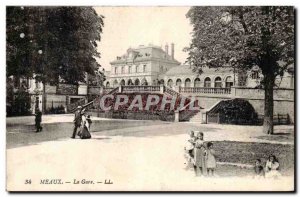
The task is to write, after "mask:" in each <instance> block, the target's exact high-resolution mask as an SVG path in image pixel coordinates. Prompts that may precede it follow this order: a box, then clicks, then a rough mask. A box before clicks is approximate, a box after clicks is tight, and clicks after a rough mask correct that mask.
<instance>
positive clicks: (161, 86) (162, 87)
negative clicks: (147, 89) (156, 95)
mask: <svg viewBox="0 0 300 197" xmlns="http://www.w3.org/2000/svg"><path fill="white" fill-rule="evenodd" d="M159 92H160V93H161V94H163V93H164V85H162V84H161V85H160V86H159Z"/></svg>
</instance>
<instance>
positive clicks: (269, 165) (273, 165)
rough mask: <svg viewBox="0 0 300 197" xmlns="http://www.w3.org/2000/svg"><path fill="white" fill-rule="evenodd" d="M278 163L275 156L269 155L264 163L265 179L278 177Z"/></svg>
mask: <svg viewBox="0 0 300 197" xmlns="http://www.w3.org/2000/svg"><path fill="white" fill-rule="evenodd" d="M278 171H279V162H278V160H277V158H276V157H275V155H270V156H269V159H268V160H267V162H266V169H265V177H266V178H278V177H279V176H280V173H279V172H278Z"/></svg>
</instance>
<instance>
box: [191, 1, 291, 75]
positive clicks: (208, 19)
mask: <svg viewBox="0 0 300 197" xmlns="http://www.w3.org/2000/svg"><path fill="white" fill-rule="evenodd" d="M187 17H188V18H190V21H191V23H192V24H193V26H194V28H193V39H192V43H191V45H190V47H189V48H186V50H187V51H188V52H189V58H188V61H189V63H191V65H193V66H195V67H196V68H199V71H200V72H201V68H202V67H203V66H209V67H222V66H224V65H228V64H230V65H232V66H236V67H239V68H240V69H249V68H252V66H254V65H257V66H259V67H260V69H261V70H262V73H263V75H274V76H277V75H279V74H282V72H283V71H284V70H285V69H286V68H287V66H288V65H290V64H291V63H293V62H294V8H293V7H286V6H282V7H270V6H266V7H193V8H191V9H190V11H189V12H188V13H187Z"/></svg>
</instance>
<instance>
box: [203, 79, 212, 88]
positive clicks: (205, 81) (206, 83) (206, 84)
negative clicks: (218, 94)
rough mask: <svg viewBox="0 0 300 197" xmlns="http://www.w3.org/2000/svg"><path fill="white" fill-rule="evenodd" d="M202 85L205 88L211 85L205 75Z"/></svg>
mask: <svg viewBox="0 0 300 197" xmlns="http://www.w3.org/2000/svg"><path fill="white" fill-rule="evenodd" d="M204 87H205V88H210V87H211V80H210V78H209V77H206V78H205V79H204Z"/></svg>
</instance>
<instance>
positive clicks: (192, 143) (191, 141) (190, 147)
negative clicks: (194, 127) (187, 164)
mask: <svg viewBox="0 0 300 197" xmlns="http://www.w3.org/2000/svg"><path fill="white" fill-rule="evenodd" d="M195 141H196V136H195V133H194V131H191V132H190V139H188V145H187V147H186V150H187V151H188V153H189V156H190V158H193V157H194V153H193V151H194V147H195Z"/></svg>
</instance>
